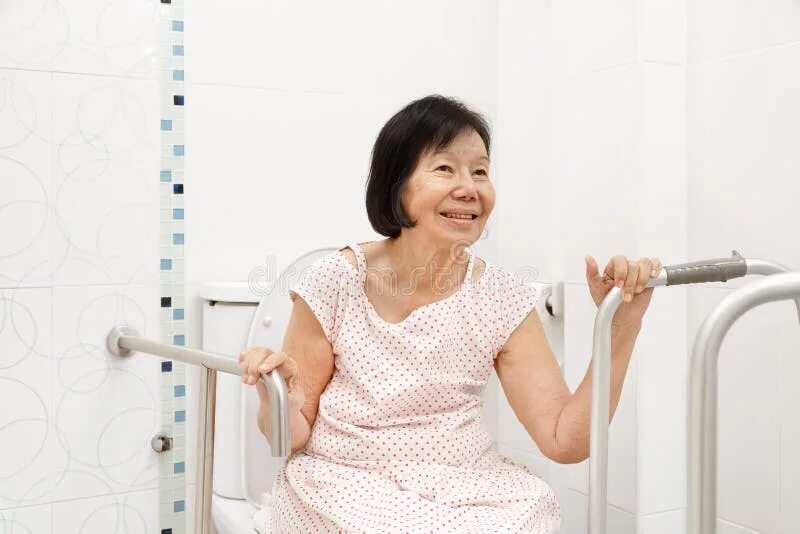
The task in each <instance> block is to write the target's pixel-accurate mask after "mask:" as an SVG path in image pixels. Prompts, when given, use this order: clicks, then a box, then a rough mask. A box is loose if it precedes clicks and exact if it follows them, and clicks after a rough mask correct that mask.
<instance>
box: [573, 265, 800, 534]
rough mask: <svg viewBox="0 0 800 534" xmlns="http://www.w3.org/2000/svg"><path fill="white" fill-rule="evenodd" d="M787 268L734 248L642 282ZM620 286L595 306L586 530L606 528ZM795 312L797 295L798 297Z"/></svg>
mask: <svg viewBox="0 0 800 534" xmlns="http://www.w3.org/2000/svg"><path fill="white" fill-rule="evenodd" d="M787 271H788V269H787V268H785V267H783V266H782V265H779V264H777V263H774V262H770V261H765V260H746V259H745V258H744V257H742V256H741V255H740V254H739V253H738V252H736V251H735V250H734V251H733V252H732V253H731V257H730V258H716V259H710V260H703V261H695V262H690V263H682V264H677V265H670V266H665V267H663V268H662V269H661V272H660V273H659V274H658V276H657V277H655V278H652V279H650V281H649V282H648V284H647V286H646V287H657V286H672V285H684V284H697V283H705V282H727V281H728V280H730V279H732V278H740V277H743V276H746V275H749V274H761V275H771V274H774V273H783V272H787ZM621 303H622V290H621V289H620V288H618V287H613V288H611V291H609V292H608V294H607V295H606V297H605V298H604V299H603V302H601V303H600V306H599V308H598V310H597V316H596V317H595V322H594V340H593V347H592V366H593V367H592V407H591V422H590V429H589V534H605V531H606V503H607V498H608V497H607V492H608V426H609V420H608V415H609V409H610V398H609V397H610V395H611V321H612V319H613V318H614V314H615V313H616V311H617V308H619V306H620V304H621ZM796 304H797V310H798V315H800V298H798V299H797V302H796Z"/></svg>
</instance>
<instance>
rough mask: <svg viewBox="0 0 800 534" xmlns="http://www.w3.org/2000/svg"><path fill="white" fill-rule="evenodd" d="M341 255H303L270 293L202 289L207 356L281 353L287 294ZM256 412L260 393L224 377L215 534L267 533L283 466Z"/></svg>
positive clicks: (224, 285)
mask: <svg viewBox="0 0 800 534" xmlns="http://www.w3.org/2000/svg"><path fill="white" fill-rule="evenodd" d="M335 250H336V248H321V249H316V250H313V251H311V252H309V253H307V254H304V255H303V256H301V257H300V258H298V259H297V260H295V261H294V262H292V263H291V264H290V265H289V266H288V267H286V268H285V269H283V271H282V272H281V273H280V275H279V276H277V277H273V278H276V279H275V280H274V281H272V280H268V281H267V282H268V283H267V284H263V285H266V286H268V287H269V288H268V289H266V290H261V291H259V290H258V288H255V287H251V285H250V284H248V283H246V282H210V283H205V284H203V285H202V286H201V287H200V290H199V295H200V297H201V298H202V299H203V300H204V303H203V337H202V349H203V350H208V351H211V352H217V353H221V354H229V355H230V356H231V358H235V359H238V357H239V354H240V353H241V352H242V351H243V350H244V349H245V348H247V347H251V346H263V347H269V348H271V349H273V350H280V349H281V346H282V343H283V334H284V331H285V330H286V325H287V323H288V320H289V314H290V312H291V309H292V301H291V299H290V298H289V288H290V287H292V286H293V285H294V284H295V283H296V282H297V281H298V280H299V279H300V277H301V276H302V273H303V270H304V269H305V268H306V267H307V266H308V265H310V264H311V263H312V262H314V261H315V260H317V259H318V258H320V257H322V256H324V255H325V254H329V253H331V252H333V251H335ZM257 411H258V395H257V393H256V391H255V388H254V387H252V386H244V385H243V384H242V380H241V377H239V376H234V375H229V374H226V373H218V375H217V409H216V421H215V436H214V484H213V487H214V495H213V497H212V517H213V524H214V528H215V531H216V533H217V534H243V533H247V534H252V533H253V532H254V531H257V532H263V531H264V527H265V524H266V521H267V518H268V517H269V513H270V504H269V503H270V501H271V498H270V492H271V490H272V483H273V481H274V480H275V476H276V475H277V473H278V471H279V470H280V467H281V465H282V464H283V462H284V459H283V458H273V457H272V455H271V452H270V447H269V443H267V440H266V438H265V437H264V436H263V434H261V433H260V432H259V430H258V427H257V425H256V413H257ZM254 516H255V519H254Z"/></svg>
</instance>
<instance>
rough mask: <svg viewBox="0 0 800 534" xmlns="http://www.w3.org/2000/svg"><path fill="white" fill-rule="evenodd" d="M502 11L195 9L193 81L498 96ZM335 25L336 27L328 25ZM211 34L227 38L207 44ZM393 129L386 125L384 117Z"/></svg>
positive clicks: (453, 7) (421, 6)
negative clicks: (210, 30)
mask: <svg viewBox="0 0 800 534" xmlns="http://www.w3.org/2000/svg"><path fill="white" fill-rule="evenodd" d="M496 13H497V5H496V3H495V2H487V1H485V0H468V1H459V0H446V1H439V2H426V1H425V0H410V1H407V2H404V3H403V5H402V9H399V8H398V5H397V4H394V3H392V2H388V1H378V2H369V3H366V4H365V3H364V2H359V1H357V0H346V1H341V2H336V3H328V2H316V3H314V4H313V9H312V10H309V6H308V5H307V4H298V3H293V2H261V1H257V0H247V1H244V2H240V3H238V4H237V9H230V10H220V9H219V6H218V4H217V3H216V2H212V1H209V0H206V1H200V2H190V3H187V6H186V16H187V20H188V21H189V22H190V24H189V25H188V26H187V28H186V39H187V40H186V43H187V49H188V50H191V51H192V53H191V54H190V55H189V56H187V76H190V77H191V78H190V79H189V78H187V81H191V82H200V83H213V84H220V85H227V86H247V87H262V88H273V89H281V90H284V91H292V92H301V93H306V92H315V93H316V92H325V93H331V92H333V93H348V94H352V93H359V94H363V93H366V94H384V95H388V94H395V95H399V96H401V97H405V95H408V94H419V93H428V92H431V91H432V90H436V91H440V92H442V93H444V94H457V95H463V94H464V93H465V92H466V91H469V90H478V91H488V92H490V93H491V94H494V91H495V68H496V55H497V15H496ZM331 21H335V23H333V24H332V23H331ZM206 28H214V31H215V32H217V34H218V35H220V36H230V38H220V39H208V38H207V34H206V33H205V31H206V30H205V29H206ZM386 118H387V119H388V117H386Z"/></svg>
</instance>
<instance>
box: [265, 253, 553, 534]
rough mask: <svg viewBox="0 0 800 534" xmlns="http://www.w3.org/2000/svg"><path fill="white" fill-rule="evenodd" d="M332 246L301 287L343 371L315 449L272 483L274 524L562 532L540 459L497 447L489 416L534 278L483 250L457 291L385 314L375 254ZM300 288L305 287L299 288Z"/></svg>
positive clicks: (322, 414)
mask: <svg viewBox="0 0 800 534" xmlns="http://www.w3.org/2000/svg"><path fill="white" fill-rule="evenodd" d="M349 247H350V248H351V249H352V250H353V251H354V252H355V254H356V257H357V258H358V269H356V268H354V266H353V265H352V264H351V263H350V262H349V261H348V259H347V257H346V256H345V255H344V253H343V252H342V250H338V251H335V252H333V253H331V254H328V255H326V256H324V257H322V258H320V259H318V260H317V261H316V262H314V263H313V264H312V265H311V267H310V268H309V269H308V270H307V271H306V272H305V273H304V274H303V276H302V277H301V280H300V281H299V282H298V283H297V284H296V285H295V286H294V287H293V288H292V291H293V292H294V293H295V294H297V295H300V296H301V297H302V298H303V299H304V300H305V301H306V302H307V303H308V305H309V306H310V308H311V309H312V311H313V312H314V315H315V316H316V317H317V320H318V321H319V323H320V325H321V326H322V329H323V331H324V332H325V335H326V337H327V338H328V340H329V341H330V342H331V346H332V347H333V353H334V364H335V370H334V373H333V376H332V378H331V381H330V383H329V384H328V386H327V388H326V389H325V391H324V392H323V393H322V395H321V397H320V402H319V411H318V415H317V419H316V420H315V422H314V426H313V428H312V431H311V436H310V438H309V440H308V443H307V444H306V446H305V448H304V449H303V450H300V451H298V452H297V453H295V454H293V455H292V456H290V457H289V458H288V459H287V461H286V462H285V464H284V466H283V467H282V469H281V470H280V472H279V473H278V477H277V478H276V480H275V483H274V485H273V489H272V494H273V502H274V508H273V511H272V514H271V520H270V521H271V524H270V525H269V526H270V528H271V531H272V532H343V531H345V532H386V533H389V532H392V533H394V532H481V533H488V532H533V533H537V534H549V533H553V532H557V531H558V528H559V527H560V525H561V509H560V506H559V504H558V502H557V500H556V497H555V494H554V493H553V491H552V489H551V488H550V487H549V486H548V485H547V483H545V482H544V481H543V480H542V479H540V478H539V477H538V476H537V475H536V474H535V473H534V472H533V471H532V470H531V469H530V468H529V467H527V466H525V465H522V464H519V463H516V462H514V461H512V460H510V459H509V458H506V457H504V456H502V455H500V454H498V453H497V452H496V451H495V450H494V449H493V448H492V438H491V436H490V434H489V433H488V431H487V429H486V426H485V424H484V422H483V420H482V394H483V390H484V387H485V386H486V382H487V380H488V379H489V376H490V374H491V372H492V370H493V364H494V358H495V357H496V356H497V353H498V352H499V350H500V349H501V348H502V346H503V344H504V343H505V342H506V340H507V339H508V337H509V336H510V335H511V333H512V332H513V331H514V329H515V328H516V327H517V326H518V325H519V324H520V323H521V322H522V321H523V320H524V319H525V317H526V316H527V315H528V314H529V313H530V312H531V310H532V309H533V308H534V306H535V304H536V300H537V297H538V295H537V291H536V289H535V287H534V286H531V285H529V284H527V283H525V282H524V281H523V280H521V279H519V278H518V277H516V276H514V275H513V274H512V273H509V272H507V271H506V270H504V269H502V268H501V267H499V266H497V265H494V264H491V263H489V262H487V263H486V269H485V271H484V273H482V275H481V277H480V279H479V280H477V281H473V280H472V270H473V266H474V263H475V255H474V253H472V252H471V251H470V258H469V263H468V267H467V273H466V277H465V280H464V282H463V283H462V285H461V286H460V287H459V289H458V291H456V292H455V293H453V294H452V295H450V296H448V297H446V298H444V299H441V300H438V301H435V302H433V303H431V304H428V305H425V306H421V307H419V308H416V309H415V310H414V311H413V312H412V313H411V314H410V315H408V316H407V317H406V318H405V319H403V320H402V321H400V322H397V323H392V322H388V321H386V320H384V319H383V318H382V317H381V316H380V315H379V314H378V313H377V311H376V310H375V308H374V307H373V306H372V304H371V302H370V301H369V299H368V298H367V295H366V293H365V291H364V282H365V280H366V272H367V265H366V257H365V255H364V251H363V249H362V248H361V246H360V245H359V244H358V243H353V244H351V245H349ZM292 298H293V299H294V298H295V296H294V295H292Z"/></svg>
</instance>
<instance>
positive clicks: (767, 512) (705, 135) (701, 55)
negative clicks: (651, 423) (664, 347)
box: [688, 0, 800, 534]
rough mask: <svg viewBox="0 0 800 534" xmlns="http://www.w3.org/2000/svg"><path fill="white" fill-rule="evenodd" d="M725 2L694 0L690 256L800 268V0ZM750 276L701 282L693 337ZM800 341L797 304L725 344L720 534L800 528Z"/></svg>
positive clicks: (754, 315)
mask: <svg viewBox="0 0 800 534" xmlns="http://www.w3.org/2000/svg"><path fill="white" fill-rule="evenodd" d="M725 4H726V3H724V2H712V1H709V0H703V1H700V2H694V3H691V4H690V6H691V7H690V9H689V84H688V101H689V122H688V125H689V129H688V143H689V145H688V146H689V167H688V169H689V197H688V199H689V202H688V215H689V253H690V255H691V256H698V255H702V254H703V251H706V250H710V249H712V248H713V249H715V250H718V251H719V253H720V254H725V253H729V252H730V250H731V249H734V248H735V249H737V250H739V251H740V252H741V253H742V254H743V255H745V256H748V255H749V256H752V257H759V258H765V259H769V260H772V261H776V262H779V263H783V264H784V265H786V266H788V267H790V268H792V269H794V270H798V269H800V250H798V248H797V247H796V246H794V245H796V243H797V238H796V237H795V236H794V232H796V230H797V229H798V228H800V214H798V209H797V207H798V202H797V201H798V198H800V185H798V181H797V175H798V169H800V151H798V146H799V145H800V134H798V124H800V69H799V68H798V65H800V3H798V2H795V1H777V0H773V1H769V2H759V3H758V4H755V3H753V4H751V3H748V2H736V3H732V4H733V5H725ZM741 284H742V281H741V280H737V281H736V283H735V284H734V283H732V284H729V285H727V286H725V287H723V286H722V284H714V286H713V287H702V288H701V287H697V288H692V289H691V290H690V292H689V314H688V325H689V331H690V333H691V335H692V337H693V336H694V333H695V332H696V331H697V329H698V328H699V325H700V323H701V322H702V319H703V318H704V317H705V315H706V313H708V311H709V310H710V309H711V307H713V306H714V305H716V304H717V303H718V302H719V301H720V300H722V299H723V298H724V297H725V296H726V295H728V294H729V293H730V292H731V287H738V286H740V285H741ZM798 347H800V330H798V328H797V317H796V313H795V312H794V309H793V307H792V305H791V304H790V303H788V302H780V303H772V304H769V305H765V306H762V307H759V308H757V309H756V310H753V311H751V312H749V313H747V314H746V315H745V316H743V317H742V318H741V319H739V320H738V321H737V322H736V324H734V325H733V327H732V328H731V331H730V335H729V337H728V338H726V341H725V343H724V344H723V346H722V351H721V356H720V364H719V373H720V378H719V403H720V408H719V499H718V513H719V516H720V518H721V520H720V525H721V528H720V531H721V532H725V533H731V534H734V533H735V534H742V533H750V532H754V531H755V532H763V533H769V534H773V533H780V534H788V533H791V532H798V531H800V460H798V457H797V451H798V450H800V424H798V418H797V415H796V413H797V412H796V409H797V406H798V405H800V389H799V388H798V387H797V377H798V376H800V362H799V360H798V356H799V355H800V354H799V352H800V351H799V350H798ZM722 525H724V528H723V526H722Z"/></svg>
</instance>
